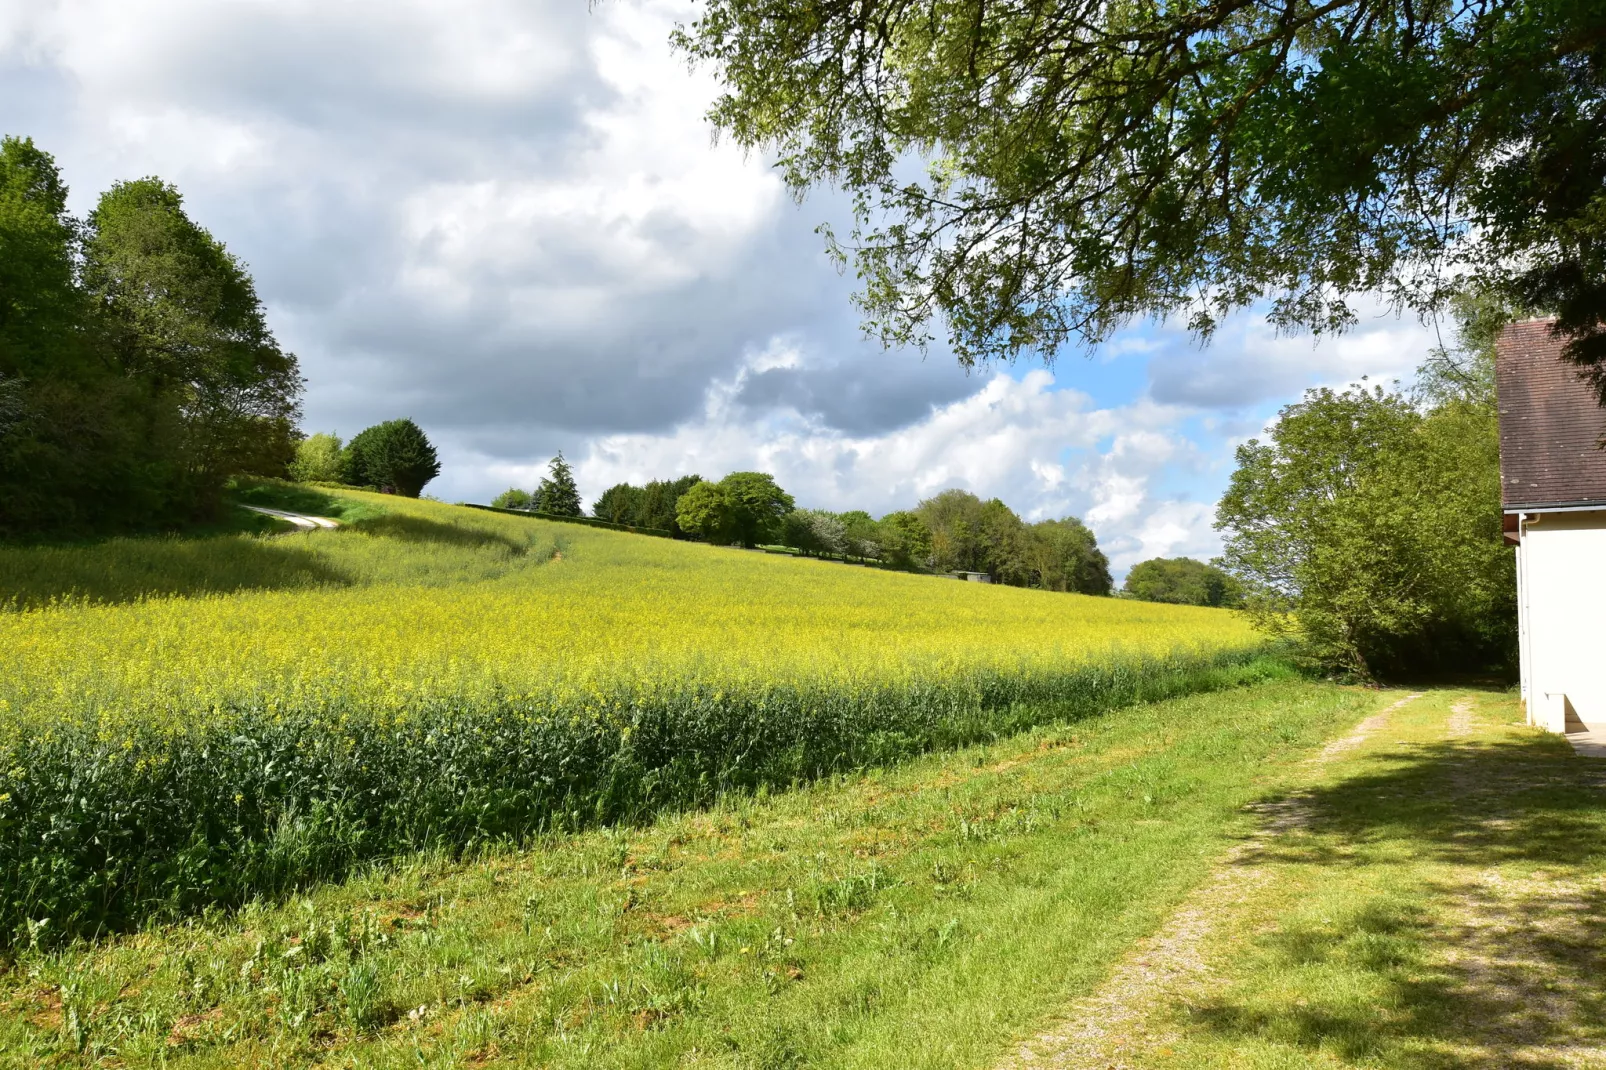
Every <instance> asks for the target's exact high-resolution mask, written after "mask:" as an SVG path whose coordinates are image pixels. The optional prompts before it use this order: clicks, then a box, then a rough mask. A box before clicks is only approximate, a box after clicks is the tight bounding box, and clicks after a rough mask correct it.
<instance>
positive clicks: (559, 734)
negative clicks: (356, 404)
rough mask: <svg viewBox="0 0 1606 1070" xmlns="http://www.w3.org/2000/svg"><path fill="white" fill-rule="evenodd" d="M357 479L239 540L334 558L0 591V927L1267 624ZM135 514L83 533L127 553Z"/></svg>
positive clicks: (873, 732) (960, 708) (870, 724)
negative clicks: (277, 529)
mask: <svg viewBox="0 0 1606 1070" xmlns="http://www.w3.org/2000/svg"><path fill="white" fill-rule="evenodd" d="M338 503H344V504H343V505H342V508H349V509H352V510H353V512H354V513H356V512H358V511H359V507H361V509H360V511H361V515H360V518H359V519H357V520H354V521H353V522H352V523H351V524H350V525H349V526H348V527H346V528H344V529H341V530H339V531H335V532H318V533H310V534H305V535H285V536H278V537H275V538H273V539H263V538H253V537H249V536H238V537H235V539H234V541H235V542H236V543H237V544H238V545H239V546H240V547H242V548H248V549H249V553H242V555H241V560H242V561H245V562H246V565H244V566H242V567H246V568H255V567H256V566H255V565H252V564H250V563H249V558H250V555H251V554H267V555H280V554H291V555H303V556H304V557H305V558H306V559H308V560H309V561H311V562H312V563H313V564H314V565H316V569H315V570H314V572H313V576H312V577H311V578H306V577H303V578H298V579H295V580H294V581H293V582H286V583H284V584H283V585H282V587H283V589H273V588H274V587H275V586H277V585H276V584H274V583H271V582H270V583H264V584H261V585H259V586H258V589H252V587H253V584H250V583H240V584H238V585H236V586H232V587H231V586H229V584H228V582H227V581H228V578H229V577H228V576H227V575H226V569H224V566H223V564H222V563H220V564H219V566H218V567H219V569H224V574H222V575H220V576H213V577H212V579H211V580H210V582H209V583H208V584H203V585H200V587H199V590H198V593H197V594H196V595H195V596H187V595H186V594H185V593H184V592H173V591H169V592H168V593H167V595H166V596H164V597H142V598H139V599H137V600H134V601H127V600H126V599H122V598H108V599H105V601H113V602H115V601H119V600H121V601H122V602H123V604H95V598H96V594H95V592H94V591H92V590H83V589H80V590H77V591H70V592H65V593H66V594H67V595H69V596H70V597H68V598H67V599H66V600H62V599H59V598H58V599H56V600H54V601H48V600H47V603H46V604H44V605H36V606H35V607H34V608H28V609H18V610H15V611H13V612H10V613H3V614H0V932H9V933H11V934H12V935H13V937H16V936H22V937H24V938H28V939H32V940H34V941H38V940H40V939H46V940H48V939H53V938H59V937H60V936H64V935H72V934H94V933H98V932H102V931H106V930H112V929H119V928H125V927H128V926H130V925H133V924H137V923H139V922H141V921H143V920H146V919H150V918H161V917H172V916H177V915H181V914H185V913H190V912H194V911H197V910H200V909H203V908H205V907H208V906H213V905H220V904H221V905H233V904H238V903H241V902H244V901H246V900H248V899H250V898H251V897H253V896H259V895H265V896H269V897H273V896H279V895H282V894H284V893H286V892H288V891H290V890H292V889H294V888H297V887H301V886H303V885H305V884H307V883H308V882H311V881H316V880H322V879H328V878H335V877H338V876H340V875H342V874H344V873H346V872H348V871H349V870H350V869H351V868H352V867H353V866H354V865H356V864H358V863H359V862H361V861H363V860H366V859H372V858H377V857H384V856H388V855H393V854H396V853H398V852H405V851H412V850H417V849H425V848H440V849H445V850H447V851H453V852H455V851H462V850H465V849H472V848H475V847H478V846H481V845H485V844H488V843H504V842H517V841H519V840H522V839H523V838H525V837H528V836H530V835H533V834H538V833H541V832H546V831H555V830H563V829H569V828H573V827H577V826H585V825H591V824H595V823H609V822H618V821H632V820H638V819H641V818H644V817H646V816H647V815H649V814H652V813H653V812H655V811H658V810H661V809H663V808H666V807H685V806H697V805H702V804H706V803H708V802H710V801H711V800H713V799H715V798H717V797H718V796H719V795H721V794H722V793H726V792H748V791H752V790H755V789H758V788H760V787H767V786H784V785H788V784H792V783H796V782H800V781H807V780H810V779H813V778H816V777H819V776H822V775H824V774H828V773H831V772H835V771H840V770H847V769H859V768H864V767H867V766H871V765H876V764H881V763H886V762H890V761H893V760H896V759H898V758H900V757H903V756H906V755H910V754H914V753H917V752H920V751H923V750H929V749H932V748H943V747H952V746H957V745H961V744H964V743H968V742H972V741H976V740H981V739H989V738H995V737H997V736H999V735H1001V734H1004V733H1009V732H1014V731H1017V730H1019V729H1021V728H1024V727H1028V726H1030V725H1033V724H1038V723H1043V722H1046V721H1051V720H1061V719H1067V718H1074V717H1078V716H1084V715H1086V714H1088V713H1091V712H1095V711H1098V710H1103V709H1108V708H1111V707H1113V706H1116V705H1120V704H1124V703H1129V702H1133V701H1139V700H1143V699H1153V698H1159V697H1163V696H1165V695H1169V694H1174V693H1179V692H1181V691H1185V690H1189V689H1198V688H1205V687H1210V686H1214V685H1215V684H1218V683H1220V682H1221V680H1222V679H1223V678H1222V677H1221V676H1220V674H1219V672H1218V670H1220V669H1221V668H1222V667H1223V666H1228V665H1232V664H1237V663H1241V662H1243V661H1244V660H1245V659H1247V658H1249V657H1251V656H1253V653H1254V651H1255V650H1256V649H1257V647H1258V644H1257V641H1256V639H1255V638H1254V636H1253V634H1252V633H1251V632H1250V630H1249V628H1248V626H1247V625H1246V624H1245V623H1244V622H1242V621H1241V620H1240V619H1239V618H1237V617H1235V616H1233V615H1231V614H1228V613H1224V612H1220V611H1212V610H1200V609H1193V608H1189V607H1176V606H1162V605H1153V604H1137V603H1131V602H1118V601H1115V600H1112V599H1097V598H1087V597H1081V596H1073V595H1060V594H1050V593H1044V592H1035V591H1023V590H1017V589H1011V588H1002V587H999V588H989V587H982V586H980V585H967V584H960V583H955V582H953V581H951V580H942V579H936V578H931V577H920V576H909V575H898V574H889V573H879V572H869V571H866V570H860V569H846V568H843V567H841V566H839V565H833V564H830V563H823V562H812V561H797V560H789V559H783V558H775V557H769V556H765V555H754V554H746V553H742V552H741V551H736V550H729V549H723V548H717V547H710V546H701V545H688V544H682V543H671V542H668V541H666V540H659V539H646V538H641V537H637V536H632V535H625V534H618V533H613V532H607V531H594V530H589V529H583V528H579V529H577V528H573V527H562V528H560V526H558V525H552V524H543V523H541V522H540V521H536V520H531V519H528V518H523V517H502V516H498V515H496V514H485V513H477V512H471V511H469V510H462V509H455V508H453V507H449V506H442V505H439V504H435V503H429V502H410V503H403V502H399V501H396V500H394V499H389V500H386V499H381V498H380V497H379V496H377V495H363V494H346V495H342V496H340V497H339V499H338ZM141 545H142V544H141V543H140V542H139V541H138V540H133V541H125V542H124V543H122V544H119V545H115V546H112V547H111V548H90V549H89V550H88V551H86V552H91V553H94V552H99V553H103V554H104V555H105V556H106V561H107V563H108V568H107V569H106V572H107V574H108V575H112V576H116V575H118V574H119V569H118V567H117V566H118V564H119V562H122V563H123V564H125V565H130V566H131V565H132V563H133V562H136V561H137V560H138V559H139V557H140V555H141V552H142V550H141ZM36 552H40V551H37V550H13V551H0V575H4V574H7V573H6V569H7V567H8V566H7V565H6V564H5V563H4V557H5V556H6V555H7V554H28V553H36ZM10 568H11V569H12V574H14V573H15V565H14V563H13V565H11V566H10ZM126 571H127V569H124V570H123V572H124V573H126ZM113 586H115V585H113ZM262 588H267V589H262ZM118 589H119V590H122V588H118ZM220 590H222V591H229V592H232V593H228V594H220V593H217V592H218V591H220ZM41 934H43V935H41Z"/></svg>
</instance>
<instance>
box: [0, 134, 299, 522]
mask: <svg viewBox="0 0 1606 1070" xmlns="http://www.w3.org/2000/svg"><path fill="white" fill-rule="evenodd" d="M302 388H303V382H302V378H301V374H300V369H299V367H298V365H297V362H296V358H295V355H294V354H292V353H287V352H285V351H284V350H283V349H282V348H280V346H279V344H278V343H277V341H275V339H274V337H273V334H272V332H271V331H270V330H269V329H268V326H267V322H266V320H265V318H264V315H263V309H262V303H261V301H260V299H259V298H258V296H257V293H256V289H255V286H254V284H253V283H252V281H251V277H250V275H249V274H248V273H247V271H246V269H245V266H244V265H243V264H241V263H240V261H239V260H238V259H237V258H236V257H235V256H233V254H231V253H230V252H229V251H228V250H227V249H225V248H224V246H223V244H222V243H221V242H219V241H218V240H217V239H216V238H214V237H213V236H212V235H211V234H209V233H208V232H207V231H206V230H205V229H204V228H202V227H201V226H199V225H198V224H197V223H195V222H194V221H193V220H192V219H190V217H189V215H188V214H187V213H186V212H185V209H184V201H183V197H182V196H181V195H180V194H179V192H178V190H177V189H175V188H174V187H173V186H172V185H170V184H168V183H166V182H163V181H162V180H161V179H159V178H155V177H149V178H139V179H133V180H129V181H124V182H118V183H116V184H114V185H113V186H112V187H111V188H110V189H109V190H107V191H106V192H105V193H103V194H102V195H101V196H100V198H99V200H98V202H97V203H96V205H95V208H94V210H93V211H91V212H90V213H89V215H88V217H87V218H84V219H77V218H75V217H73V216H72V215H70V214H69V213H68V211H67V186H66V184H65V183H64V182H63V181H62V177H61V173H60V171H59V169H58V168H57V166H56V162H55V160H54V159H53V158H52V157H51V156H50V154H49V153H47V152H45V151H43V150H42V149H40V148H38V147H37V146H35V145H34V143H33V141H32V140H31V139H28V138H18V137H5V138H3V139H0V533H5V534H13V535H14V534H27V533H35V532H48V531H94V530H112V529H120V528H142V527H152V526H165V525H172V524H179V523H185V522H188V521H191V520H195V519H198V518H203V517H205V516H207V515H209V514H210V513H211V512H212V511H213V510H214V509H215V507H216V505H217V503H218V501H219V500H220V496H221V493H222V490H223V486H224V482H225V480H226V479H227V478H228V477H229V476H230V475H234V474H239V473H254V474H268V475H282V474H283V473H284V470H285V466H286V464H287V463H288V461H289V460H290V459H291V457H292V455H293V453H294V449H295V440H296V423H297V419H298V417H299V415H300V400H301V393H302Z"/></svg>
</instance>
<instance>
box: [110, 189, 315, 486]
mask: <svg viewBox="0 0 1606 1070" xmlns="http://www.w3.org/2000/svg"><path fill="white" fill-rule="evenodd" d="M82 270H83V280H84V285H85V288H86V290H87V291H88V293H89V295H90V296H91V298H92V299H94V300H95V301H96V302H97V303H98V304H99V306H100V308H101V310H102V312H103V314H104V317H105V322H106V324H107V325H108V327H109V328H110V340H111V345H112V347H113V350H114V352H115V353H116V354H117V358H118V363H119V364H120V366H121V367H122V368H123V369H124V371H125V372H126V373H127V374H128V375H130V376H132V377H135V378H137V379H139V380H140V381H142V382H144V383H146V384H148V385H149V387H150V389H152V390H153V391H157V392H170V393H172V394H173V395H174V396H175V397H176V398H177V399H178V401H179V404H180V408H181V411H182V413H183V427H184V432H185V439H186V443H185V446H186V448H185V454H184V457H185V461H186V464H187V467H188V469H189V474H190V476H191V478H192V479H193V480H194V481H195V483H196V485H197V489H198V491H199V493H201V494H202V495H203V496H204V495H209V494H212V493H215V492H216V490H217V489H219V488H221V485H222V481H223V478H224V477H225V476H228V475H231V474H234V473H241V472H246V473H255V474H262V475H283V474H285V471H286V468H287V466H288V464H289V462H290V461H291V460H292V459H293V458H294V455H295V437H294V435H295V425H296V421H297V419H298V418H299V416H300V396H301V390H302V380H301V375H300V371H299V368H298V366H297V363H296V358H295V356H294V355H293V354H290V353H286V352H284V351H283V350H282V349H280V348H279V345H278V343H277V342H276V341H275V340H274V337H273V334H272V332H271V331H269V330H268V325H267V320H266V318H265V317H264V315H263V311H262V302H261V300H260V299H259V298H258V297H257V293H256V287H255V286H254V285H253V284H252V282H251V276H250V275H249V274H247V273H246V271H245V268H244V266H243V265H241V263H240V262H239V261H238V260H237V259H236V258H235V257H234V256H233V255H231V254H230V253H229V252H228V250H226V249H225V248H224V247H223V245H222V243H220V242H218V241H217V239H215V238H213V237H212V235H210V234H208V233H207V232H206V231H205V230H204V229H202V228H201V227H199V226H197V225H196V224H195V223H194V222H193V221H191V219H190V218H189V216H188V215H187V214H186V213H185V211H184V202H183V198H182V197H181V196H180V195H179V192H178V190H176V189H175V188H173V187H172V186H170V185H168V184H166V183H164V182H162V181H161V180H160V179H156V178H143V179H138V180H135V181H131V182H119V183H117V184H116V185H114V186H113V187H112V188H111V189H110V190H108V191H107V192H106V193H105V194H103V195H102V196H101V198H100V202H99V203H98V204H97V205H96V207H95V210H94V211H93V212H92V213H90V216H89V227H88V233H87V237H86V239H85V242H84V258H83V269H82Z"/></svg>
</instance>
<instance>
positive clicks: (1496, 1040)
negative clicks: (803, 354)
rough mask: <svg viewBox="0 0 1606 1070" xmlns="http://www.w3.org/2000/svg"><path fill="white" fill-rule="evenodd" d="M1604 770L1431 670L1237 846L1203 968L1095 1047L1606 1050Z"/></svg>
mask: <svg viewBox="0 0 1606 1070" xmlns="http://www.w3.org/2000/svg"><path fill="white" fill-rule="evenodd" d="M1603 785H1606V762H1603V761H1601V760H1599V759H1586V758H1579V757H1578V756H1576V755H1574V754H1573V752H1572V750H1571V748H1570V747H1569V746H1568V744H1567V743H1566V742H1565V741H1564V740H1562V739H1560V738H1559V737H1557V736H1553V735H1549V734H1546V733H1542V732H1539V731H1538V730H1536V729H1532V728H1528V727H1526V726H1524V725H1523V724H1522V721H1521V713H1520V709H1519V707H1518V705H1517V703H1516V701H1515V699H1514V698H1513V697H1512V696H1510V695H1507V694H1502V693H1495V692H1468V691H1438V692H1430V693H1429V694H1428V695H1427V696H1426V697H1425V698H1423V699H1420V700H1418V701H1416V702H1414V703H1411V704H1410V705H1407V706H1405V707H1404V708H1402V709H1400V710H1399V711H1396V712H1395V713H1393V714H1391V715H1390V717H1389V719H1388V721H1387V722H1386V724H1385V725H1384V727H1383V728H1382V729H1381V730H1380V731H1378V732H1376V733H1374V734H1373V736H1372V737H1371V738H1370V739H1369V740H1368V741H1367V742H1366V743H1365V744H1364V745H1363V746H1361V747H1359V748H1357V749H1356V750H1355V751H1354V752H1353V753H1351V754H1348V755H1346V756H1345V757H1344V758H1342V759H1341V760H1339V761H1336V762H1334V763H1332V764H1331V766H1330V767H1327V768H1325V769H1324V770H1323V773H1322V775H1321V776H1319V777H1318V778H1316V780H1315V781H1314V783H1312V784H1311V785H1310V786H1309V787H1308V789H1307V790H1305V791H1304V792H1302V793H1301V795H1300V796H1299V797H1298V800H1297V811H1295V813H1296V814H1297V820H1293V821H1287V820H1285V821H1284V822H1283V825H1282V827H1280V828H1278V829H1276V830H1275V833H1274V834H1273V835H1270V836H1268V837H1267V838H1266V839H1265V840H1264V842H1263V843H1262V844H1261V845H1260V847H1259V849H1257V850H1255V851H1253V852H1251V853H1247V854H1244V855H1242V856H1241V857H1239V858H1237V859H1236V860H1235V862H1234V864H1235V865H1237V866H1239V867H1241V868H1243V869H1244V870H1245V871H1254V872H1255V874H1256V879H1255V881H1254V893H1253V895H1252V896H1248V897H1244V898H1242V899H1240V900H1238V901H1235V902H1227V901H1223V902H1220V903H1219V904H1218V907H1217V910H1216V912H1215V917H1213V918H1212V919H1210V921H1211V924H1210V926H1209V935H1208V937H1207V938H1206V939H1204V940H1203V941H1202V942H1201V944H1200V946H1199V947H1198V948H1197V954H1198V968H1197V969H1194V970H1192V971H1190V972H1188V973H1187V974H1186V975H1185V976H1184V977H1183V979H1182V980H1181V982H1180V983H1177V984H1175V985H1173V986H1171V987H1170V988H1168V989H1166V990H1164V991H1155V992H1149V993H1147V994H1146V997H1147V998H1146V999H1145V1000H1143V1001H1142V1002H1143V1003H1144V1005H1146V1006H1148V1007H1149V1008H1151V1010H1152V1013H1150V1014H1149V1015H1148V1016H1147V1017H1146V1018H1145V1019H1143V1020H1142V1021H1141V1023H1140V1024H1139V1025H1137V1026H1136V1027H1135V1028H1132V1029H1129V1030H1128V1031H1126V1032H1125V1033H1124V1035H1122V1036H1120V1037H1118V1038H1110V1041H1111V1042H1110V1043H1106V1044H1105V1045H1104V1047H1103V1049H1102V1050H1095V1051H1091V1052H1086V1051H1084V1052H1083V1053H1082V1056H1083V1057H1091V1059H1092V1060H1094V1061H1098V1060H1103V1061H1110V1060H1115V1059H1119V1061H1120V1065H1122V1066H1126V1067H1132V1068H1184V1067H1186V1068H1196V1067H1232V1068H1235V1070H1238V1068H1244V1070H1285V1068H1286V1070H1293V1068H1296V1067H1298V1068H1303V1067H1313V1066H1320V1067H1355V1068H1361V1067H1369V1068H1378V1067H1388V1068H1400V1070H1430V1068H1434V1070H1436V1068H1447V1067H1472V1068H1488V1070H1495V1068H1502V1070H1503V1068H1510V1067H1530V1068H1539V1067H1547V1068H1561V1067H1600V1066H1606V989H1603V988H1602V986H1601V984H1600V978H1601V976H1602V974H1603V973H1606V880H1603V876H1606V797H1603V793H1602V787H1603ZM1117 1042H1118V1045H1117ZM1046 1057H1047V1058H1048V1060H1049V1061H1050V1062H1051V1063H1052V1059H1053V1057H1054V1052H1053V1051H1049V1052H1047V1053H1046ZM1099 1065H1102V1062H1099Z"/></svg>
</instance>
